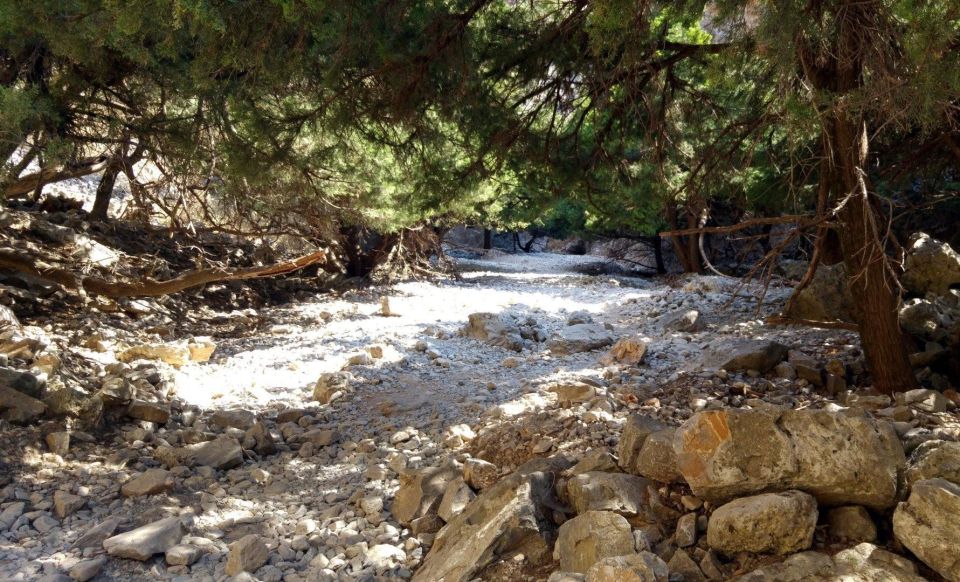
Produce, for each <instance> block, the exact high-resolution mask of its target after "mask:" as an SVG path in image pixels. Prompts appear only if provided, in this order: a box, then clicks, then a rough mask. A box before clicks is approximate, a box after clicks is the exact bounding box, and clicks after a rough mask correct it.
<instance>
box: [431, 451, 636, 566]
mask: <svg viewBox="0 0 960 582" xmlns="http://www.w3.org/2000/svg"><path fill="white" fill-rule="evenodd" d="M524 467H527V468H524ZM524 467H521V468H520V469H519V470H517V471H516V472H514V473H513V474H511V475H510V476H508V477H505V478H504V479H502V480H500V481H499V482H498V483H497V484H496V485H494V486H492V487H490V488H489V489H487V490H486V491H484V492H483V493H482V494H480V495H479V496H478V497H477V498H476V499H474V500H473V502H471V503H470V505H468V506H467V507H466V509H464V510H463V511H462V512H461V513H460V514H459V515H457V516H456V517H454V518H453V519H452V520H451V521H450V522H449V523H448V524H447V525H446V527H444V528H443V529H442V530H440V532H439V533H437V537H436V538H435V539H434V543H433V547H432V548H431V549H430V553H428V554H427V556H426V558H425V559H424V561H423V565H422V566H421V567H420V568H419V569H418V570H417V573H416V575H415V576H414V577H413V580H414V582H432V581H434V580H446V581H448V582H455V581H466V580H470V579H471V578H473V576H474V574H475V573H476V572H478V571H479V570H480V569H482V568H484V567H485V566H487V565H489V564H491V563H492V562H493V561H494V560H496V559H498V558H500V557H502V556H506V555H509V554H511V553H513V552H516V551H522V552H523V554H524V555H525V556H527V558H528V559H530V560H531V561H533V562H535V563H536V562H540V561H542V560H544V559H545V558H547V557H548V556H549V548H550V546H549V544H548V541H547V539H548V538H550V537H551V536H552V534H553V532H554V531H555V529H554V525H553V522H552V521H551V519H550V516H551V515H552V513H553V509H552V508H553V507H556V506H557V505H558V503H559V502H558V501H557V499H556V497H555V496H554V493H553V484H554V482H555V479H556V471H555V470H554V469H556V470H559V469H558V468H551V467H550V466H548V465H542V464H541V465H540V466H537V467H535V466H533V465H530V464H528V465H525V466H524ZM537 469H543V470H537ZM621 519H622V518H621Z"/></svg>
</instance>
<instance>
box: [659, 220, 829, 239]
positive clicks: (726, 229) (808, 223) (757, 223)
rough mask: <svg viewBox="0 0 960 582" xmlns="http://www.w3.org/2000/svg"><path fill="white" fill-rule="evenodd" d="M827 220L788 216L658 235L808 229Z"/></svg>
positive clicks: (665, 231)
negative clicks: (792, 227)
mask: <svg viewBox="0 0 960 582" xmlns="http://www.w3.org/2000/svg"><path fill="white" fill-rule="evenodd" d="M825 220H826V217H824V218H819V219H818V218H816V217H815V216H813V215H810V214H787V215H784V216H771V217H768V218H751V219H750V220H743V221H740V222H738V223H737V224H730V225H727V226H703V227H698V228H683V229H680V230H664V231H662V232H659V233H657V234H658V235H659V236H660V237H673V236H687V235H691V234H705V233H724V232H737V231H739V230H744V229H746V228H750V227H751V226H762V225H766V224H790V223H796V224H797V225H798V226H799V227H801V228H808V227H810V226H813V225H815V224H817V223H820V222H823V221H825Z"/></svg>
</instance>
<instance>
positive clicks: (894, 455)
mask: <svg viewBox="0 0 960 582" xmlns="http://www.w3.org/2000/svg"><path fill="white" fill-rule="evenodd" d="M673 444H674V449H675V451H676V453H677V464H678V468H679V470H680V473H681V474H682V475H683V477H684V479H685V480H686V481H687V483H688V484H689V485H690V488H691V489H692V490H693V493H694V494H695V495H697V496H698V497H701V498H703V499H707V500H710V501H720V502H722V501H727V500H729V499H733V498H734V497H741V496H744V495H751V494H754V493H760V492H764V491H784V490H787V489H799V490H801V491H806V492H807V493H810V494H811V495H813V496H814V497H816V498H817V500H818V501H819V502H821V503H825V504H828V505H845V504H853V505H864V506H867V507H872V508H876V509H883V508H887V507H891V506H893V505H894V503H896V499H897V488H898V477H899V475H900V474H901V473H902V472H903V470H904V467H905V465H906V457H905V456H904V451H903V445H902V444H901V443H900V439H899V438H898V437H897V434H896V432H895V431H894V429H893V427H892V426H891V425H890V424H889V423H886V422H882V421H877V420H874V419H872V418H868V417H866V416H848V415H846V414H842V413H834V412H828V411H824V410H783V409H763V410H740V409H723V410H710V411H705V412H699V413H697V414H695V415H693V416H692V417H691V418H690V419H689V420H688V421H687V422H685V423H684V424H683V425H682V426H681V427H680V428H679V429H677V434H676V437H675V439H674V443H673ZM759 445H762V446H759Z"/></svg>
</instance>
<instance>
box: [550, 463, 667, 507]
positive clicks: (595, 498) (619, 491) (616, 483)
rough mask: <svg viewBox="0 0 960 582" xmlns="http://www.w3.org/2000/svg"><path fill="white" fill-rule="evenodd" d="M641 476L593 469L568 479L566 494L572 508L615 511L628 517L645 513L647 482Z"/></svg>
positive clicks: (648, 483)
mask: <svg viewBox="0 0 960 582" xmlns="http://www.w3.org/2000/svg"><path fill="white" fill-rule="evenodd" d="M650 484H651V483H650V482H649V481H647V480H646V479H644V478H643V477H637V476H635V475H627V474H625V473H604V472H600V471H593V472H589V473H583V474H581V475H577V476H576V477H574V478H572V479H570V481H568V482H567V497H568V498H569V499H570V504H571V505H572V506H573V509H574V511H576V512H577V513H578V514H579V513H584V512H587V511H615V512H617V513H619V514H621V515H624V516H627V517H633V516H637V515H641V514H643V513H645V509H646V505H647V501H648V500H647V486H649V485H650Z"/></svg>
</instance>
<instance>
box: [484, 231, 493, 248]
mask: <svg viewBox="0 0 960 582" xmlns="http://www.w3.org/2000/svg"><path fill="white" fill-rule="evenodd" d="M492 248H493V231H492V230H490V229H489V228H485V229H483V250H485V251H489V250H490V249H492Z"/></svg>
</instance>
